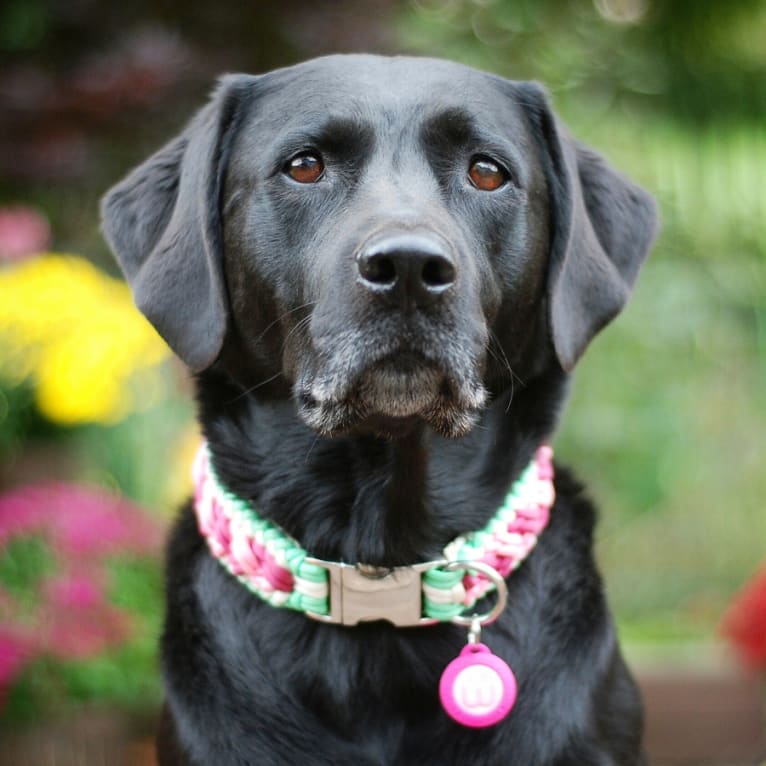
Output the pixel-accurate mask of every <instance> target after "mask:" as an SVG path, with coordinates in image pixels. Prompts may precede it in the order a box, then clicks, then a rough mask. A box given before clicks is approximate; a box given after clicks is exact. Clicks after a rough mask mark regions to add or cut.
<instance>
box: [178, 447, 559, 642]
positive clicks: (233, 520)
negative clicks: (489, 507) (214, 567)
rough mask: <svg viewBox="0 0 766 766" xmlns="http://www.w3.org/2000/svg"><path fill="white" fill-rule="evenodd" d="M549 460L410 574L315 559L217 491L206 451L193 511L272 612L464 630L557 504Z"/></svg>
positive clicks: (535, 463) (213, 547)
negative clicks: (478, 523)
mask: <svg viewBox="0 0 766 766" xmlns="http://www.w3.org/2000/svg"><path fill="white" fill-rule="evenodd" d="M551 458H552V450H551V448H550V447H549V446H547V445H543V446H542V447H540V448H539V449H538V450H537V452H536V454H535V456H534V458H533V460H532V461H531V462H530V464H529V466H528V467H527V468H526V469H525V471H524V472H523V473H522V475H521V476H520V477H519V478H518V479H517V480H516V481H515V482H514V484H513V486H512V487H511V490H510V492H509V493H508V495H507V497H506V499H505V501H504V502H503V504H502V506H501V507H500V508H499V509H498V511H497V512H496V513H495V515H494V516H493V517H492V518H491V519H490V521H489V522H488V523H487V524H486V525H485V526H484V527H483V528H482V529H480V530H477V531H474V532H468V533H466V534H464V535H461V536H460V537H458V538H456V539H455V540H453V541H452V542H451V543H450V544H449V545H447V547H446V548H445V549H444V552H443V558H442V559H439V560H436V561H430V562H425V563H421V564H415V565H412V566H408V567H395V568H392V569H381V568H378V567H370V566H365V565H362V564H358V565H349V564H341V563H337V562H330V561H322V560H320V559H316V558H313V557H311V556H310V555H309V554H308V553H307V552H306V551H305V550H304V549H303V548H301V546H300V545H299V544H298V543H297V542H296V541H295V540H293V539H292V538H291V537H289V536H288V535H287V534H286V533H285V532H284V531H283V530H282V529H280V528H279V527H277V526H276V525H275V524H273V523H272V522H270V521H268V520H267V519H264V518H262V517H261V516H259V515H258V513H257V511H256V510H255V509H254V508H253V506H252V505H251V504H250V503H248V502H246V501H245V500H242V499H241V498H239V497H237V496H236V495H234V494H232V493H231V492H229V491H228V490H227V489H226V488H225V487H224V486H223V484H222V483H221V481H220V480H219V479H218V477H217V475H216V472H215V470H214V468H213V465H212V461H211V456H210V451H209V449H208V446H207V444H206V443H203V444H202V445H201V446H200V449H199V452H198V453H197V457H196V459H195V461H194V468H193V477H194V488H195V491H194V505H195V509H196V513H197V520H198V523H199V528H200V531H201V533H202V535H203V536H204V537H205V539H206V540H207V544H208V546H209V548H210V551H211V552H212V554H213V555H214V556H215V557H216V558H217V559H218V560H219V561H220V562H221V564H223V566H224V567H226V569H227V570H228V571H229V572H230V573H231V574H232V575H234V577H236V578H237V579H238V580H239V581H240V582H241V583H242V584H243V585H244V586H245V587H246V588H248V589H249V590H251V591H252V592H253V593H255V594H256V595H257V596H259V597H260V598H262V599H263V600H264V601H266V602H268V603H269V604H271V605H272V606H275V607H286V608H288V609H294V610H297V611H299V612H304V613H305V614H306V615H308V616H309V617H312V618H314V619H317V620H321V621H323V622H330V623H335V624H341V625H356V624H358V623H359V622H364V621H370V620H388V621H389V622H392V623H393V624H394V625H398V626H402V627H404V626H414V625H431V624H434V623H436V622H457V623H460V624H470V620H471V618H470V617H469V616H466V615H470V613H471V611H472V610H473V608H474V605H475V604H476V602H477V601H478V600H480V599H481V598H483V597H484V596H485V595H486V594H487V593H488V592H490V591H491V590H493V589H495V588H496V587H498V586H499V588H500V591H501V592H499V594H498V595H499V596H502V595H504V591H505V583H504V578H505V577H507V576H508V575H509V574H510V573H511V572H512V571H513V570H514V569H516V567H518V566H519V564H521V562H522V561H523V560H524V559H525V558H526V557H527V556H528V555H529V553H530V552H531V551H532V549H533V548H534V547H535V544H536V543H537V539H538V537H539V535H540V534H541V533H542V531H543V530H544V529H545V527H546V526H547V524H548V520H549V516H550V509H551V507H552V505H553V501H554V488H553V465H552V462H551ZM503 603H504V600H503ZM501 608H502V607H501ZM487 621H488V620H482V622H487Z"/></svg>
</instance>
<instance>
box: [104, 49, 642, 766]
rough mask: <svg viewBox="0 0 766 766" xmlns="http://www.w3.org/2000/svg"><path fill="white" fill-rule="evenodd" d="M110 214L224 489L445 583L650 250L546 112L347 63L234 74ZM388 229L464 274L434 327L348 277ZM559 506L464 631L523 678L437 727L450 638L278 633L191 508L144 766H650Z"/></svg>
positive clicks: (500, 96)
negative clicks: (472, 174)
mask: <svg viewBox="0 0 766 766" xmlns="http://www.w3.org/2000/svg"><path fill="white" fill-rule="evenodd" d="M192 146H193V147H195V149H194V150H193V152H192V150H191V148H190V147H192ZM305 151H311V152H312V153H314V154H315V155H317V156H320V155H321V157H322V158H323V160H324V163H325V175H324V176H323V177H322V179H321V180H320V181H318V182H317V183H316V184H311V185H306V184H297V183H296V182H295V181H293V180H291V179H289V178H288V177H287V176H286V173H285V163H286V162H287V161H288V160H290V158H291V157H294V156H295V155H296V154H298V153H300V152H305ZM477 156H481V157H484V156H489V157H490V158H492V159H493V160H495V159H496V160H497V161H498V164H500V165H501V166H503V167H504V168H505V171H506V174H507V175H506V178H507V182H506V183H505V184H504V185H503V186H502V187H501V188H499V189H498V190H496V191H492V192H485V191H480V190H478V189H476V188H473V187H472V186H471V185H470V184H469V183H468V181H467V176H466V174H467V171H468V167H469V165H470V164H471V163H472V162H473V161H474V159H475V158H476V157H477ZM103 211H104V217H105V231H106V233H107V236H108V238H109V240H110V242H111V244H112V246H113V248H114V249H115V252H116V254H117V256H118V258H119V259H120V262H121V263H122V265H123V268H124V270H125V272H126V274H127V276H128V279H129V281H130V282H131V285H132V286H133V289H134V291H135V293H136V296H137V302H138V303H139V305H140V306H141V307H142V309H143V310H144V311H145V312H146V314H147V316H149V318H150V319H151V320H152V321H153V322H154V324H155V326H156V327H157V329H158V330H159V331H160V332H161V333H162V334H163V335H164V336H165V338H166V339H167V340H168V342H169V343H170V344H171V346H173V347H174V349H175V350H176V351H177V353H178V354H179V356H181V357H182V358H183V359H184V360H185V361H186V362H187V363H188V364H189V365H190V366H191V367H192V369H194V370H196V371H198V373H199V374H198V376H197V388H198V403H199V415H200V420H201V423H202V426H203V429H204V433H205V436H206V438H207V439H208V441H209V443H210V447H211V449H212V453H213V459H214V463H215V465H216V468H217V471H218V473H219V475H220V476H221V478H222V480H223V481H224V483H225V484H226V485H227V486H228V487H229V488H230V489H231V490H232V491H234V492H235V493H237V494H238V495H240V496H242V497H244V498H248V499H250V500H251V501H252V502H253V503H254V504H255V505H256V506H257V508H258V510H259V512H260V513H261V514H263V515H265V516H267V517H269V518H270V519H272V520H273V521H274V522H276V523H277V524H279V525H280V526H282V527H283V528H284V529H285V530H286V531H287V532H288V533H290V534H291V535H293V536H294V537H296V538H297V539H298V540H299V541H300V542H301V544H302V545H303V547H304V548H306V549H307V550H309V551H310V552H311V553H312V554H313V555H316V556H319V557H322V558H326V559H330V560H336V561H341V560H342V561H346V562H350V563H355V562H364V563H368V564H377V565H382V566H395V565H405V564H412V563H416V562H420V561H426V560H430V559H433V558H435V557H438V556H439V554H440V551H441V549H442V548H443V547H444V545H445V544H446V543H447V542H449V541H450V540H451V539H453V538H454V537H455V536H457V535H458V534H460V533H462V532H465V531H468V530H472V529H477V528H479V527H481V526H483V524H484V523H485V522H486V521H487V519H488V518H489V517H490V516H491V515H492V514H493V513H494V511H495V510H496V508H497V507H498V505H499V504H500V503H501V502H502V499H503V497H504V495H505V494H506V492H507V491H508V488H509V486H510V484H511V482H512V481H513V480H514V479H515V478H516V476H518V475H519V473H520V471H521V470H522V469H523V467H524V466H525V465H526V464H527V462H528V461H529V459H530V457H531V456H532V454H533V453H534V450H535V448H536V447H537V446H538V445H539V444H540V443H541V442H542V441H544V440H546V439H549V438H550V437H551V435H552V434H553V432H554V430H555V427H556V424H557V420H558V416H559V411H560V408H561V406H562V404H563V401H564V399H565V396H566V390H567V384H568V372H569V371H570V370H571V368H572V367H573V366H574V364H575V362H576V360H577V358H578V357H579V356H580V355H581V354H582V352H583V350H584V349H585V347H586V345H587V343H588V342H589V340H590V339H591V338H592V336H593V335H594V334H595V333H596V332H597V331H598V329H600V327H602V326H603V325H604V324H605V323H606V322H608V321H609V320H610V319H611V318H612V317H613V316H614V315H615V314H616V313H617V312H618V311H619V310H620V308H621V307H622V305H624V303H625V301H626V300H627V297H628V294H629V292H630V288H631V286H632V284H633V282H634V280H635V277H636V275H637V272H638V269H639V267H640V265H641V262H642V261H643V259H644V257H645V256H646V253H647V251H648V248H649V246H650V244H651V239H652V237H653V234H654V228H655V222H654V219H655V214H654V208H653V204H652V202H651V199H650V198H649V197H648V196H647V195H646V194H645V193H644V192H643V191H641V190H640V189H638V188H637V187H635V186H633V185H632V184H630V182H628V181H627V180H626V179H624V178H623V177H621V176H620V175H618V174H617V173H615V171H613V170H612V169H611V168H609V167H608V166H607V165H606V163H605V162H604V161H603V160H602V159H601V158H600V157H598V156H597V155H595V154H594V153H593V152H591V151H590V150H588V149H586V148H585V147H582V146H581V145H579V144H577V143H576V142H574V141H573V140H572V139H570V138H569V137H568V135H567V133H566V130H565V129H564V128H563V126H561V125H560V124H559V123H558V121H557V120H556V118H555V117H554V116H553V114H552V112H551V111H550V109H549V107H548V105H547V102H546V100H545V97H544V96H543V94H542V92H541V91H540V89H539V88H538V87H537V86H534V85H530V84H524V83H509V82H507V81H505V80H501V79H500V78H496V77H493V76H491V75H486V74H483V73H479V72H476V71H474V70H470V69H467V68H464V67H460V66H458V65H454V64H449V63H447V62H439V61H432V60H416V59H383V58H377V57H363V56H355V57H331V58H328V59H319V60H316V61H312V62H307V63H306V64H303V65H300V66H297V67H294V68H291V69H287V70H280V71H278V72H273V73H270V74H268V75H264V76H262V77H246V76H237V77H229V78H226V79H225V80H224V81H223V84H222V85H221V87H220V88H219V90H218V92H217V93H216V95H215V96H214V97H213V100H212V102H211V104H210V105H208V107H206V109H205V110H204V111H203V112H202V113H201V115H200V116H199V117H198V118H197V119H196V120H195V121H194V122H192V124H191V126H190V127H189V128H188V129H187V131H186V132H185V134H184V135H183V136H182V137H181V138H180V139H177V140H176V142H174V143H172V144H170V145H169V147H167V148H166V149H164V150H162V151H161V152H160V153H159V154H158V155H155V157H154V158H151V159H150V160H148V161H147V162H146V163H144V165H142V166H141V167H140V168H138V169H137V170H136V171H134V172H133V174H131V175H130V176H129V177H128V178H127V179H126V180H125V181H124V182H123V183H122V184H120V185H119V186H118V187H116V189H115V190H114V191H113V192H111V193H110V195H108V196H107V198H106V200H105V203H104V208H103ZM390 231H396V232H401V231H406V232H409V231H417V232H418V236H420V237H421V240H422V237H425V238H426V239H428V238H430V239H428V242H430V243H431V244H429V245H428V246H429V248H437V247H442V248H444V258H446V259H450V262H452V263H454V264H455V269H456V277H455V280H454V284H448V285H447V286H446V287H444V286H443V285H441V284H440V285H439V296H438V298H434V299H433V300H432V301H430V302H429V303H428V305H427V306H426V305H425V304H422V305H419V306H418V307H416V308H414V309H404V308H401V307H392V306H391V304H390V302H388V303H386V302H385V301H384V300H383V299H382V296H381V294H380V291H379V290H378V287H379V286H378V285H377V284H374V285H372V287H371V286H370V285H369V284H367V283H365V282H364V280H360V279H359V276H358V274H357V271H356V270H357V258H356V256H357V254H358V253H359V252H360V251H361V249H362V248H363V247H365V246H368V244H366V243H370V242H373V243H374V242H376V241H377V240H376V239H374V237H380V236H381V232H382V234H383V235H384V236H386V235H387V234H386V233H387V232H390ZM397 236H399V235H398V234H397ZM421 240H419V241H421ZM429 252H431V251H430V250H429ZM399 255H401V256H402V257H403V258H404V257H405V256H407V257H408V256H409V255H410V254H409V253H400V254H399ZM397 257H398V256H397ZM389 265H390V264H389ZM423 279H424V280H425V277H423ZM426 287H428V285H426ZM442 292H443V294H442ZM429 300H430V299H429ZM223 328H225V330H224V329H223ZM413 381H416V382H417V385H415V384H414V383H413ZM402 408H404V410H402ZM403 412H404V414H403ZM556 490H557V501H556V504H555V507H554V509H553V511H552V520H551V524H550V526H549V527H548V529H547V530H546V531H545V532H544V534H543V536H542V537H541V539H540V542H539V544H538V546H537V548H536V549H535V550H534V552H533V554H532V555H531V556H530V557H529V559H528V560H527V561H526V562H525V563H524V564H523V565H522V566H521V567H520V568H519V570H517V571H516V572H515V573H514V574H513V575H512V576H511V577H510V578H509V580H508V588H509V605H508V608H507V609H506V611H505V612H504V614H503V615H502V616H501V618H500V619H499V620H498V622H497V623H495V624H494V625H493V626H491V627H490V628H487V629H486V631H485V635H484V639H485V640H486V642H487V643H488V644H489V645H490V646H491V648H492V650H493V651H494V652H495V653H496V654H498V655H499V656H501V657H503V658H505V659H506V660H507V661H508V662H509V663H510V664H511V666H512V667H513V669H514V672H515V673H516V675H517V678H518V681H519V699H518V702H517V704H516V707H515V708H514V709H513V711H512V712H511V714H510V715H509V717H508V718H507V719H506V720H505V721H503V722H502V723H500V724H498V725H496V726H495V727H492V728H490V729H487V730H470V729H466V728H463V727H461V726H459V725H457V724H455V723H453V722H451V721H450V720H449V719H448V718H447V717H446V715H445V714H444V713H443V712H442V710H441V708H440V706H439V703H438V695H437V689H438V681H439V676H440V674H441V672H442V670H443V669H444V667H445V666H446V665H447V664H448V662H449V661H450V660H451V659H453V658H454V657H455V656H456V655H457V653H458V652H459V650H460V648H461V647H462V645H463V644H464V642H465V638H466V634H465V630H464V629H461V628H458V627H456V626H453V625H439V626H436V627H427V628H408V629H401V628H399V629H397V628H394V627H393V626H391V625H389V624H388V623H385V622H377V623H368V624H363V625H360V626H356V627H353V628H346V627H336V626H328V625H322V624H318V623H316V622H314V621H312V620H310V619H308V618H307V617H305V616H303V615H301V614H297V613H293V612H289V611H287V610H279V609H274V608H272V607H270V606H268V605H266V604H264V603H262V602H261V601H259V600H258V599H257V598H256V597H254V596H253V595H251V594H250V593H249V592H248V591H247V590H246V589H245V588H243V587H242V586H241V585H240V584H239V583H237V582H236V581H235V580H234V579H233V578H231V577H230V576H229V575H228V574H227V573H226V572H225V570H224V569H223V568H222V567H221V565H220V564H219V563H217V562H216V561H215V560H214V559H213V558H212V557H211V556H210V554H209V553H208V551H207V548H206V545H205V543H204V541H203V540H202V539H201V537H200V535H199V533H198V532H197V528H196V523H195V520H194V516H193V512H192V510H191V508H186V509H185V510H184V512H183V514H182V517H181V519H180V521H179V523H178V525H177V527H176V529H175V531H174V533H173V536H172V539H171V541H170V545H169V549H168V568H167V602H168V604H167V606H168V608H167V620H166V626H165V633H164V637H163V646H162V655H163V668H164V675H165V686H166V691H167V699H166V707H165V710H164V713H163V720H162V725H161V730H160V736H159V739H158V750H159V755H160V763H161V764H162V765H163V766H173V765H180V764H197V765H198V766H202V765H203V764H204V765H205V766H207V765H209V764H214V765H215V766H234V765H237V766H245V765H246V764H249V765H251V764H266V765H268V766H272V765H273V766H282V765H283V764H284V766H293V765H294V764H316V765H317V766H319V765H320V764H328V765H329V764H333V766H340V765H343V764H347V765H348V766H352V764H353V766H367V765H369V766H372V765H373V764H374V765H375V766H384V765H387V766H388V765H391V766H407V765H408V764H413V765H414V764H434V765H436V764H439V766H443V765H444V764H462V765H470V766H482V765H484V764H486V765H487V766H489V765H490V764H497V765H498V766H500V764H503V766H506V765H507V764H518V765H519V766H538V765H539V766H554V765H555V766H565V765H567V764H571V766H575V765H577V766H589V765H591V764H592V765H593V766H607V765H609V764H619V765H620V766H633V765H634V764H639V763H641V762H642V761H641V756H640V740H641V705H640V701H639V699H638V695H637V692H636V689H635V686H634V684H633V681H632V680H631V678H630V675H629V673H628V671H627V670H626V668H625V666H624V664H623V662H622V659H621V657H620V654H619V650H618V647H617V645H616V641H615V636H614V630H613V627H612V623H611V618H610V616H609V613H608V609H607V607H606V604H605V601H604V596H603V592H602V588H601V583H600V580H599V577H598V574H597V572H596V569H595V566H594V563H593V557H592V533H593V525H594V510H593V507H592V505H591V504H590V502H589V501H588V500H587V499H586V498H585V497H584V495H583V493H582V489H581V487H580V486H579V485H578V484H577V482H576V481H575V480H574V479H573V478H571V476H570V475H569V474H568V473H567V472H566V471H565V470H564V469H562V468H560V467H559V468H558V469H557V476H556Z"/></svg>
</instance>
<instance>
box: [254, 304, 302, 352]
mask: <svg viewBox="0 0 766 766" xmlns="http://www.w3.org/2000/svg"><path fill="white" fill-rule="evenodd" d="M316 304H317V301H308V302H307V303H302V304H301V305H300V306H295V307H294V308H291V309H288V310H287V311H285V312H284V313H283V314H280V315H279V316H278V317H277V318H276V319H274V320H273V321H272V322H269V324H267V325H266V327H265V328H264V329H263V330H262V331H261V333H260V335H258V337H257V338H256V339H255V341H254V343H253V345H255V344H257V343H259V342H260V341H261V340H263V337H264V336H265V335H266V333H267V332H268V331H269V330H270V329H271V328H272V327H274V325H276V324H279V323H280V322H281V321H282V320H283V319H286V318H287V317H289V316H290V314H294V313H295V312H296V311H301V310H302V309H306V308H311V307H313V306H316ZM293 329H294V328H293Z"/></svg>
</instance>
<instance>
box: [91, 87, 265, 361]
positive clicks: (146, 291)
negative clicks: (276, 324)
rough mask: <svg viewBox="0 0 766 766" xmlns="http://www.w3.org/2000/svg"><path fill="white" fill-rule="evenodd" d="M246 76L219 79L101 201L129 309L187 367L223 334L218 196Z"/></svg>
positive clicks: (208, 357)
mask: <svg viewBox="0 0 766 766" xmlns="http://www.w3.org/2000/svg"><path fill="white" fill-rule="evenodd" d="M248 79H250V78H247V77H244V76H229V77H225V78H223V80H222V81H221V83H220V84H219V86H218V89H217V90H216V92H215V93H214V94H213V96H212V98H211V100H210V102H209V103H208V104H207V106H205V107H204V108H203V109H202V110H201V111H200V112H199V113H198V114H197V115H196V116H195V117H194V119H193V120H192V121H191V122H190V123H189V125H188V126H187V127H186V129H185V130H184V131H183V133H181V135H180V136H178V137H177V138H176V139H174V140H173V141H171V142H170V143H169V144H167V145H166V146H165V147H163V148H162V149H160V150H159V151H158V152H157V153H156V154H154V155H153V156H152V157H150V158H149V159H148V160H146V161H145V162H144V163H143V164H142V165H139V166H138V167H137V168H136V169H135V170H133V171H132V172H131V173H130V174H129V175H128V176H127V177H126V178H125V179H124V180H123V181H121V182H120V183H119V184H117V185H116V186H115V187H114V188H112V189H111V190H110V191H109V192H108V193H107V194H106V196H105V197H104V199H103V200H102V202H101V215H102V220H103V223H102V227H103V231H104V235H105V237H106V239H107V241H108V243H109V245H110V247H111V248H112V251H113V252H114V254H115V255H116V257H117V260H118V261H119V264H120V266H121V268H122V270H123V272H124V274H125V276H126V278H127V280H128V283H129V284H130V287H131V290H132V291H133V299H134V301H135V303H136V306H138V308H139V309H140V310H141V312H142V313H143V314H144V315H145V316H146V317H147V319H149V321H150V322H151V323H152V324H153V325H154V327H155V328H156V329H157V331H158V332H159V333H160V335H162V337H163V338H164V339H165V340H166V341H167V343H168V345H169V346H170V347H171V348H172V349H173V350H174V351H175V352H176V354H178V356H179V357H180V358H181V359H182V360H183V361H184V362H186V364H187V365H188V366H189V367H190V368H191V369H192V370H193V371H195V372H197V371H200V370H203V369H205V368H206V367H209V366H210V365H211V364H212V363H213V362H214V361H215V359H216V357H217V356H218V353H219V351H220V350H221V345H222V343H223V338H224V334H225V332H226V323H227V303H228V301H227V297H226V288H225V284H224V280H223V267H222V252H221V248H222V230H221V212H220V202H221V200H220V197H221V187H222V176H223V172H224V170H225V165H226V162H227V159H228V148H229V146H230V144H231V138H232V135H233V133H234V132H235V125H236V123H237V114H238V111H239V103H240V101H241V97H240V94H241V90H242V88H243V87H244V81H245V80H248Z"/></svg>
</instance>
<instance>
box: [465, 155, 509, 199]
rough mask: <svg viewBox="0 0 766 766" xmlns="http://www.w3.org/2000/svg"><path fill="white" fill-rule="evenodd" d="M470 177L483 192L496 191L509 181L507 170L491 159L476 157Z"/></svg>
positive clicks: (469, 171) (469, 173) (472, 163)
mask: <svg viewBox="0 0 766 766" xmlns="http://www.w3.org/2000/svg"><path fill="white" fill-rule="evenodd" d="M468 177H469V178H470V179H471V183H472V184H473V185H474V186H475V187H476V188H477V189H481V191H495V189H499V188H500V187H501V186H502V185H503V184H504V183H505V182H506V181H507V180H508V174H507V173H506V172H505V170H504V169H503V168H502V167H500V165H498V164H497V163H496V162H494V161H493V160H491V159H489V157H475V158H474V160H473V162H471V167H470V169H469V170H468Z"/></svg>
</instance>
